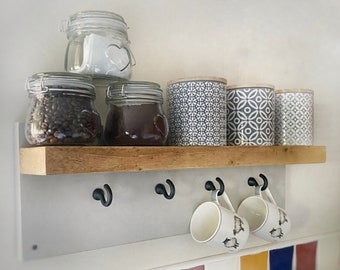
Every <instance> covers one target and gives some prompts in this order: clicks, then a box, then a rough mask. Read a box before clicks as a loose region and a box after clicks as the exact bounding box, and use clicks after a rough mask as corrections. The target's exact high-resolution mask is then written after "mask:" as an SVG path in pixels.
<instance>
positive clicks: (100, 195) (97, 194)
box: [92, 184, 113, 207]
mask: <svg viewBox="0 0 340 270" xmlns="http://www.w3.org/2000/svg"><path fill="white" fill-rule="evenodd" d="M104 189H105V190H106V196H105V193H104V190H103V189H101V188H96V189H95V190H94V191H93V193H92V198H93V199H95V200H96V201H100V202H101V203H102V205H103V206H105V207H108V206H110V204H111V203H112V197H113V196H112V190H111V188H110V186H109V185H108V184H105V185H104Z"/></svg>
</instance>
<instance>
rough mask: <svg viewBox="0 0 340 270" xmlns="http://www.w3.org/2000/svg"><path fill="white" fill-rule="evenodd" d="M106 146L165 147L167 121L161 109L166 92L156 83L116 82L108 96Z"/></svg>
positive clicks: (105, 130)
mask: <svg viewBox="0 0 340 270" xmlns="http://www.w3.org/2000/svg"><path fill="white" fill-rule="evenodd" d="M106 103H107V104H108V114H107V118H106V124H105V129H104V142H105V144H107V145H164V144H165V143H166V140H167V137H168V132H169V129H168V121H167V118H166V117H165V115H164V113H163V109H162V104H163V91H162V89H161V88H160V85H159V84H157V83H153V82H140V81H139V82H138V81H129V82H116V83H112V84H110V85H109V86H108V89H107V94H106Z"/></svg>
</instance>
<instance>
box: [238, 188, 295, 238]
mask: <svg viewBox="0 0 340 270" xmlns="http://www.w3.org/2000/svg"><path fill="white" fill-rule="evenodd" d="M261 187H262V186H260V185H258V186H256V187H255V196H251V197H248V198H246V199H245V200H243V201H242V202H241V204H240V206H239V208H238V210H237V213H238V214H239V215H241V216H243V217H245V218H246V219H247V221H248V223H249V227H250V232H251V233H253V234H254V235H256V236H258V237H260V238H262V239H264V240H266V241H270V242H273V241H278V240H282V239H283V238H285V237H286V235H287V234H288V233H289V231H290V228H291V221H290V218H289V217H288V215H287V213H286V211H285V210H284V209H282V208H280V207H278V206H277V204H276V202H275V200H274V198H273V196H272V195H271V193H270V191H269V189H268V187H267V188H266V189H265V191H264V192H265V193H266V195H267V197H268V200H269V201H267V200H264V199H263V198H262V194H261Z"/></svg>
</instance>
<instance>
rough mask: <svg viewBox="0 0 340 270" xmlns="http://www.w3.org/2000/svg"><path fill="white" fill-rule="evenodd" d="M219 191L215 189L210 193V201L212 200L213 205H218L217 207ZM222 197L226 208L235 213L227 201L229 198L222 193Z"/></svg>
mask: <svg viewBox="0 0 340 270" xmlns="http://www.w3.org/2000/svg"><path fill="white" fill-rule="evenodd" d="M219 191H220V190H219V189H215V190H213V191H212V193H211V200H212V201H213V202H214V203H216V204H218V205H221V204H220V203H219V201H218V192H219ZM222 197H223V199H224V201H225V203H226V204H227V206H228V208H229V209H230V210H231V211H233V212H234V213H236V211H235V209H234V207H233V205H232V204H231V201H230V199H229V197H228V195H227V193H226V192H223V193H222Z"/></svg>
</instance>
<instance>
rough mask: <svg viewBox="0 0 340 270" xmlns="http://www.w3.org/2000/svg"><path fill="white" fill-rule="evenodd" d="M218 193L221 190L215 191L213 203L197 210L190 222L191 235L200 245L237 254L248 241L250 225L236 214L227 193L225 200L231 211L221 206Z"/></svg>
mask: <svg viewBox="0 0 340 270" xmlns="http://www.w3.org/2000/svg"><path fill="white" fill-rule="evenodd" d="M218 192H219V190H214V191H213V192H212V196H211V198H212V201H209V202H204V203H202V204H201V205H199V206H198V207H197V208H196V210H195V212H194V214H193V215H192V218H191V221H190V233H191V236H192V238H193V239H194V240H195V241H196V242H198V243H207V244H209V245H211V246H215V247H219V248H223V249H224V250H226V251H228V252H236V251H238V250H240V249H241V248H242V247H243V246H244V245H245V244H246V242H247V240H248V237H249V225H248V222H247V220H246V219H245V218H242V217H240V216H239V215H237V214H236V213H235V210H234V208H233V206H232V204H231V202H230V200H229V198H228V196H227V194H226V193H225V192H224V193H223V199H224V200H225V202H226V203H227V205H228V207H229V208H230V210H229V209H227V208H224V207H222V206H221V205H220V204H219V202H218V198H217V193H218Z"/></svg>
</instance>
